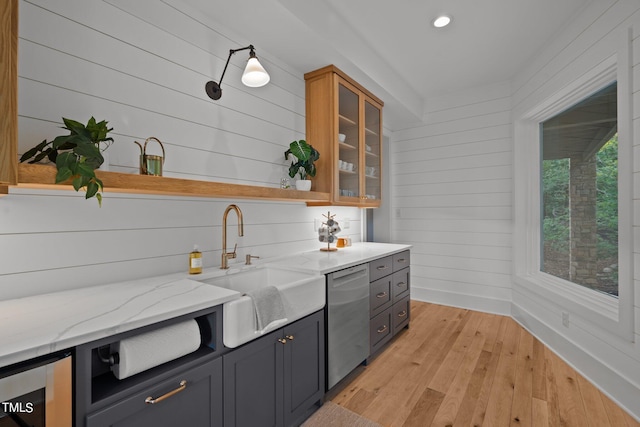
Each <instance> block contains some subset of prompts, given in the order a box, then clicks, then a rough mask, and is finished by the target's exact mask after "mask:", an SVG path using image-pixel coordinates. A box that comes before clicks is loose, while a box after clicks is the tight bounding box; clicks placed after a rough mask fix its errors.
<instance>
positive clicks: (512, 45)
mask: <svg viewBox="0 0 640 427" xmlns="http://www.w3.org/2000/svg"><path fill="white" fill-rule="evenodd" d="M591 1H592V0H396V1H389V0H386V1H384V0H242V1H223V0H182V2H183V3H185V4H187V5H189V6H190V7H192V8H193V9H195V10H198V11H201V12H202V13H203V14H204V15H206V16H208V17H209V18H210V19H211V20H212V21H211V23H212V28H216V24H218V25H220V24H222V25H224V26H225V28H228V29H232V31H234V32H235V33H237V34H238V35H239V36H240V37H242V39H244V40H250V42H251V43H253V44H254V45H255V46H256V49H257V50H258V56H260V50H262V51H263V52H267V53H268V54H269V55H273V56H274V57H275V58H277V59H279V60H281V61H283V62H284V63H285V64H287V65H288V66H290V67H292V68H293V69H295V70H298V71H299V72H300V73H304V72H307V71H312V70H314V69H317V68H320V67H322V66H325V65H328V64H334V65H336V66H337V67H338V68H341V69H342V70H343V71H345V72H346V73H347V74H349V75H351V76H352V77H353V78H354V79H356V80H358V81H360V82H361V83H362V84H363V85H364V86H366V87H367V88H369V89H370V90H371V91H372V92H374V93H375V94H376V95H377V96H379V97H380V98H382V99H383V100H384V101H385V107H387V108H385V119H390V122H389V120H385V121H386V122H387V123H386V124H387V125H388V126H390V127H391V128H392V129H393V128H395V127H397V126H403V125H408V124H409V123H411V122H415V121H417V120H420V119H423V117H424V106H425V103H426V102H427V100H428V99H429V98H431V97H434V96H438V95H442V94H446V93H450V92H457V91H460V90H464V89H465V88H473V87H478V86H483V85H487V84H491V83H497V82H503V81H507V80H510V79H511V78H513V77H514V75H516V74H517V73H518V72H519V71H520V70H522V69H523V67H525V66H526V64H527V62H528V61H529V60H530V59H531V58H532V57H534V56H535V55H536V53H537V52H539V51H540V50H541V49H542V48H543V47H544V46H545V45H547V44H549V43H550V42H551V41H552V40H553V38H554V35H556V34H557V33H558V32H560V31H561V30H562V28H563V26H565V25H566V24H567V23H568V22H570V21H571V20H572V19H573V17H575V16H576V15H577V14H578V13H580V12H581V11H582V10H584V9H585V8H586V7H587V6H588V5H589V3H590V2H591ZM440 13H446V14H449V15H451V16H453V22H452V23H451V25H449V26H448V27H446V28H444V29H440V30H438V29H435V28H433V27H432V26H431V21H432V20H433V19H434V18H435V17H436V16H437V15H438V14H440ZM242 39H241V40H242ZM229 48H230V49H231V48H234V46H230V47H229Z"/></svg>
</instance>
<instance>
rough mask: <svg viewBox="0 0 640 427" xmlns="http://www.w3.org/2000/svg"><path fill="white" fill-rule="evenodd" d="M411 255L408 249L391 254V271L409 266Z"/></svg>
mask: <svg viewBox="0 0 640 427" xmlns="http://www.w3.org/2000/svg"><path fill="white" fill-rule="evenodd" d="M410 263H411V256H410V253H409V251H402V252H400V253H397V254H395V255H393V271H399V270H402V269H403V268H407V267H409V264H410Z"/></svg>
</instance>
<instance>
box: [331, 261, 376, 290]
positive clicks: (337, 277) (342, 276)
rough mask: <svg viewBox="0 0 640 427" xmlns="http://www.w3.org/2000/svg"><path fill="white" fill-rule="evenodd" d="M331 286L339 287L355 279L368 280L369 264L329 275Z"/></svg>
mask: <svg viewBox="0 0 640 427" xmlns="http://www.w3.org/2000/svg"><path fill="white" fill-rule="evenodd" d="M331 278H332V284H333V287H334V288H337V287H340V286H342V285H343V284H346V283H349V282H352V281H353V280H357V279H366V281H367V282H368V280H369V264H360V265H356V266H355V267H350V268H345V269H344V270H339V271H335V272H333V273H331Z"/></svg>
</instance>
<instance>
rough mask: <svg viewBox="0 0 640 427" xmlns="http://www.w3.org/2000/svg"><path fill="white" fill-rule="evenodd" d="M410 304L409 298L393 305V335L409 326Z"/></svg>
mask: <svg viewBox="0 0 640 427" xmlns="http://www.w3.org/2000/svg"><path fill="white" fill-rule="evenodd" d="M410 304H411V303H410V301H409V297H408V296H406V297H404V298H403V299H401V300H400V301H398V302H397V303H396V304H393V310H392V312H393V335H395V334H397V333H398V332H400V330H401V329H402V328H404V327H405V326H407V325H408V324H409V316H410Z"/></svg>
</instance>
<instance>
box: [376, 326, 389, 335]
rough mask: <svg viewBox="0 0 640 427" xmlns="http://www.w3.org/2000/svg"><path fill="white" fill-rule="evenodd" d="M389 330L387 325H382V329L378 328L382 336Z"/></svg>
mask: <svg viewBox="0 0 640 427" xmlns="http://www.w3.org/2000/svg"><path fill="white" fill-rule="evenodd" d="M387 329H388V328H387V325H382V327H381V328H378V333H379V334H381V333H383V332H386V331H387Z"/></svg>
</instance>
